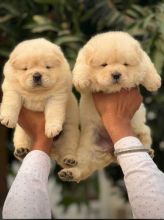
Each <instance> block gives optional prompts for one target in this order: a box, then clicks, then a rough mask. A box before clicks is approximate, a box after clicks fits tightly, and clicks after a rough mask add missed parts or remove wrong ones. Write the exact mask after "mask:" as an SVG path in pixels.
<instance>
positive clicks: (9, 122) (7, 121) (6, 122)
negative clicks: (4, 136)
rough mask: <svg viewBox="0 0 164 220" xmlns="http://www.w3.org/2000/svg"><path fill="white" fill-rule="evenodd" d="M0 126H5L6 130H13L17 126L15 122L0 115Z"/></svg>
mask: <svg viewBox="0 0 164 220" xmlns="http://www.w3.org/2000/svg"><path fill="white" fill-rule="evenodd" d="M0 121H1V124H3V125H5V126H6V127H8V128H14V127H15V126H16V124H17V120H15V119H14V118H12V117H9V116H5V115H2V114H1V115H0Z"/></svg>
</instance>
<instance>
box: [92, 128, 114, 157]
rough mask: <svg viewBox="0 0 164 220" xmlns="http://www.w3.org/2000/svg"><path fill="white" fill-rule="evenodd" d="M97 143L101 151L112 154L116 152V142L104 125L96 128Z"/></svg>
mask: <svg viewBox="0 0 164 220" xmlns="http://www.w3.org/2000/svg"><path fill="white" fill-rule="evenodd" d="M95 145H97V147H98V149H99V151H100V152H106V153H111V154H113V152H114V144H113V142H112V139H111V137H110V136H109V134H108V133H107V131H106V129H105V128H104V127H101V128H96V129H95Z"/></svg>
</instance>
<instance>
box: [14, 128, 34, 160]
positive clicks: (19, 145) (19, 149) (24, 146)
mask: <svg viewBox="0 0 164 220" xmlns="http://www.w3.org/2000/svg"><path fill="white" fill-rule="evenodd" d="M13 141H14V146H15V151H14V156H15V157H16V158H17V159H19V160H23V158H24V157H25V156H26V155H27V154H28V153H29V151H30V149H31V145H32V140H31V138H30V137H29V136H28V135H27V134H26V133H25V131H24V130H23V129H22V128H21V127H20V126H19V125H18V124H17V126H16V129H15V132H14V140H13Z"/></svg>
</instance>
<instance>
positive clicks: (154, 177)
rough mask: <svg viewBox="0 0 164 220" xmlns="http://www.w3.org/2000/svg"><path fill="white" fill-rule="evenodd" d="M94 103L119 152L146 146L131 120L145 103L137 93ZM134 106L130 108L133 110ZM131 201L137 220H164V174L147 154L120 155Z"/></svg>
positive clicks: (98, 96)
mask: <svg viewBox="0 0 164 220" xmlns="http://www.w3.org/2000/svg"><path fill="white" fill-rule="evenodd" d="M94 101H95V105H96V108H97V110H98V111H99V113H100V115H101V118H102V121H103V123H104V126H105V127H106V129H107V131H108V133H109V134H110V136H111V138H112V140H113V143H114V148H115V150H118V149H122V150H123V148H127V147H131V148H133V147H134V146H142V144H141V142H140V141H139V140H138V139H137V138H136V137H135V134H134V132H133V130H132V128H131V125H130V120H131V118H132V117H133V115H134V113H135V111H136V110H137V109H138V108H139V106H140V103H141V96H140V94H139V92H138V91H137V89H132V90H131V91H130V92H129V91H122V92H120V93H116V94H109V95H104V94H94ZM129 106H130V108H129ZM117 159H118V161H119V163H120V166H121V168H122V170H123V173H124V180H125V184H126V188H127V191H128V196H129V201H130V204H131V207H132V212H133V215H134V217H135V218H164V210H163V204H164V187H163V184H164V174H163V173H162V172H161V171H160V170H159V169H158V168H157V166H156V165H155V163H154V162H153V160H152V159H151V158H150V156H149V155H148V153H146V152H136V153H135V152H133V153H124V154H120V155H118V157H117Z"/></svg>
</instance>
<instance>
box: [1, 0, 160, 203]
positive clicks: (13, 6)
mask: <svg viewBox="0 0 164 220" xmlns="http://www.w3.org/2000/svg"><path fill="white" fill-rule="evenodd" d="M110 30H123V31H127V32H129V33H130V34H132V35H133V36H134V37H135V38H136V39H138V40H139V41H140V42H141V44H142V46H143V48H144V49H145V50H146V51H147V53H148V54H149V55H150V57H151V58H152V60H153V61H154V63H155V66H156V68H157V69H158V72H159V73H160V74H161V76H162V78H163V74H164V71H163V70H164V44H163V42H164V2H163V0H162V1H160V0H145V1H142V0H127V1H123V0H92V1H91V0H76V1H75V0H19V1H18V0H12V1H11V0H0V42H1V45H0V62H1V67H2V66H3V64H4V62H5V61H6V59H7V58H8V55H9V53H10V51H11V50H12V49H13V48H14V46H15V45H16V44H17V43H19V42H20V41H22V40H25V39H30V38H37V37H45V38H47V39H49V40H51V41H52V42H54V43H56V44H58V45H60V46H61V48H62V49H63V52H64V53H65V55H66V57H67V58H68V60H69V62H70V65H71V67H73V65H74V62H75V59H76V56H77V53H78V50H79V49H80V48H81V47H82V45H84V44H85V42H86V41H87V40H88V39H89V38H90V37H91V36H93V35H95V34H97V33H100V32H105V31H110ZM1 70H2V69H1ZM1 72H2V71H1ZM142 93H143V95H144V97H145V104H146V106H147V108H148V116H149V115H150V113H151V115H152V113H153V114H154V116H155V117H154V118H152V117H148V123H149V125H150V126H151V128H152V134H153V139H154V142H153V144H154V145H153V147H154V148H155V151H156V156H155V161H156V163H157V165H158V166H159V167H160V169H162V170H164V164H163V162H162V161H164V160H163V159H164V158H163V156H164V155H163V153H162V151H161V150H160V149H159V147H158V146H159V145H160V142H161V141H163V134H164V125H163V122H164V110H163V104H164V88H163V87H162V88H161V89H160V91H159V92H158V93H155V94H150V93H148V92H146V91H145V90H144V89H142ZM107 170H108V171H110V168H109V169H107ZM93 179H94V178H93ZM93 179H92V178H90V179H88V180H87V181H86V182H82V183H81V184H80V185H77V184H73V185H72V184H65V183H61V181H60V182H59V183H60V184H62V186H63V191H62V194H63V198H62V201H61V204H63V203H64V204H65V205H66V207H67V206H68V205H69V204H71V203H73V202H76V203H78V204H80V203H81V202H87V201H88V200H89V199H90V195H89V192H90V191H91V189H92V191H93V192H92V194H93V195H94V196H98V194H97V192H98V185H96V186H95V187H94V188H93V182H94V183H96V184H97V181H96V180H95V179H94V181H93ZM89 183H90V184H89ZM86 188H87V190H86ZM88 188H89V190H88ZM94 196H91V197H94Z"/></svg>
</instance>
